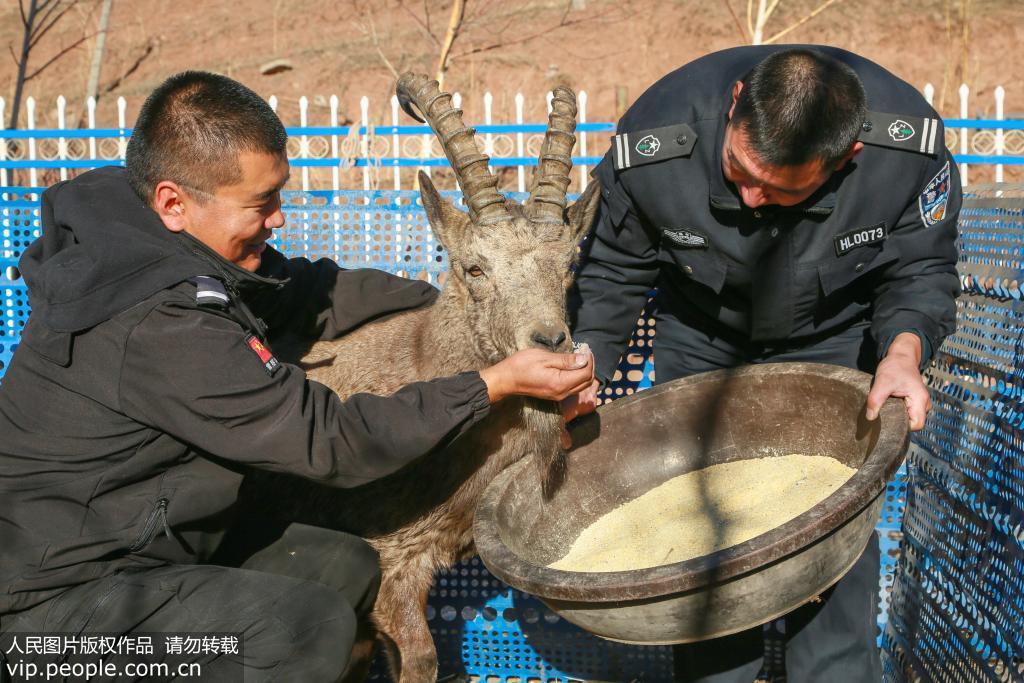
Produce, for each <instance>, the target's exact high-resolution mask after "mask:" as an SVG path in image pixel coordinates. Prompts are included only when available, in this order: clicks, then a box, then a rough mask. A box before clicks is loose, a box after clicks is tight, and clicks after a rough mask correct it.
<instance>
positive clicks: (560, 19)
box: [0, 0, 1024, 154]
mask: <svg viewBox="0 0 1024 683" xmlns="http://www.w3.org/2000/svg"><path fill="white" fill-rule="evenodd" d="M22 1H23V2H27V1H28V0H22ZM64 1H65V2H67V1H68V0H64ZM819 2H820V0H781V2H780V3H779V7H778V10H777V11H776V14H775V15H773V16H772V17H771V19H770V21H769V23H768V24H767V27H766V31H765V35H766V36H770V35H773V34H774V33H776V32H778V31H780V30H782V29H784V28H786V27H788V26H790V25H792V24H793V23H794V22H795V21H797V20H798V19H799V18H801V17H803V16H805V15H806V14H807V13H808V12H809V11H810V10H813V9H814V8H815V7H817V6H818V4H819ZM730 5H731V8H732V10H734V11H735V13H736V14H737V15H738V16H737V18H736V20H734V19H733V16H732V15H731V14H730ZM965 5H966V18H965ZM449 7H450V0H340V1H338V2H332V3H325V2H315V1H314V0H248V1H245V2H238V0H234V1H232V2H229V1H227V0H114V2H113V11H112V14H111V18H110V29H109V32H108V39H107V48H106V53H105V59H104V62H103V70H102V77H101V79H100V91H101V97H100V106H99V113H98V116H97V118H98V123H99V125H114V124H115V123H116V120H117V119H116V104H115V102H116V98H117V96H124V97H125V98H126V99H127V101H128V122H129V124H130V123H131V121H132V120H133V119H134V112H135V110H136V109H137V107H138V106H139V104H141V101H142V100H143V99H144V97H145V96H146V94H147V93H148V92H149V91H151V90H152V89H153V88H154V87H155V86H156V85H157V84H159V83H160V81H161V80H163V79H164V78H165V77H167V76H168V75H170V74H172V73H175V72H177V71H180V70H184V69H207V70H213V71H218V72H222V73H225V74H228V75H230V76H232V77H234V78H237V79H239V80H241V81H242V82H244V83H246V84H247V85H249V86H250V87H252V88H253V89H255V90H256V91H257V92H259V93H260V94H262V95H264V96H270V95H275V96H276V97H277V98H278V99H279V101H280V107H279V112H280V113H281V116H282V119H284V121H285V123H286V125H298V107H297V101H298V98H299V97H300V96H302V95H306V96H307V97H308V98H309V99H310V102H311V105H310V115H309V116H310V123H311V125H324V124H326V123H328V100H329V97H330V96H331V95H337V96H338V97H339V98H340V116H341V119H342V121H345V120H353V121H358V119H359V98H360V96H362V95H367V96H369V97H370V102H371V108H370V116H371V119H373V120H375V121H380V122H384V121H389V120H390V118H389V117H390V110H389V108H388V104H387V101H388V98H389V97H390V95H391V92H392V90H391V89H392V87H393V82H394V77H393V72H392V70H391V69H394V70H397V71H401V70H406V69H419V70H425V71H427V72H429V73H433V72H434V70H435V66H436V61H437V57H438V54H439V51H440V50H439V44H440V42H441V41H442V40H443V36H444V28H445V26H446V24H447V21H448V14H449V10H448V8H449ZM746 7H747V3H746V2H745V1H744V0H525V1H523V0H468V1H467V9H466V18H465V23H464V29H463V31H462V32H461V33H460V34H459V35H458V37H457V38H456V40H455V42H454V44H453V47H452V50H451V54H452V58H451V62H450V68H449V71H448V75H447V81H446V86H447V87H448V88H450V89H453V90H457V91H459V92H460V93H461V94H462V96H463V98H464V99H463V108H464V109H465V110H466V112H467V120H468V121H471V122H481V120H482V111H481V109H482V104H481V102H482V96H483V93H484V92H485V91H490V92H492V93H493V94H494V109H495V114H494V119H495V121H496V122H501V121H511V120H512V119H513V115H514V102H513V100H514V95H515V93H516V92H523V93H524V95H525V96H526V103H527V104H526V119H527V121H542V120H543V119H544V113H545V112H544V100H543V93H545V92H547V90H549V89H550V88H551V87H552V86H553V85H555V84H557V83H566V84H568V85H570V86H572V87H574V88H576V89H578V90H586V91H587V93H588V96H589V104H588V110H589V111H588V119H589V120H591V121H596V120H614V118H615V117H616V115H617V113H619V112H621V110H622V108H623V107H624V106H626V105H628V103H629V102H631V101H632V100H633V99H635V98H636V97H637V96H638V95H640V94H641V93H642V92H643V91H644V89H645V88H646V87H647V86H649V85H650V84H651V83H653V82H654V81H656V80H657V79H658V78H659V77H660V76H662V75H663V74H665V73H667V72H668V71H670V70H672V69H674V68H675V67H677V66H679V65H682V64H684V63H686V62H687V61H689V60H691V59H694V58H696V57H698V56H700V55H703V54H706V53H708V52H711V51H714V50H718V49H722V48H726V47H730V46H734V45H738V44H743V43H745V42H747V39H746V37H745V36H744V35H743V33H741V29H740V25H741V24H745V23H746V22H745V17H746ZM98 17H99V0H80V3H79V5H78V6H76V7H75V8H73V9H72V10H71V12H69V14H68V15H67V16H66V17H65V19H64V20H62V22H61V23H60V24H59V25H58V26H57V27H56V28H55V29H54V30H53V31H51V32H50V33H49V34H47V35H46V36H45V37H44V38H43V40H42V41H41V42H40V44H39V46H38V47H37V49H36V53H34V54H33V55H32V58H31V61H30V68H34V67H36V66H39V65H40V64H42V63H44V62H45V61H46V60H47V59H49V58H50V57H51V56H52V55H54V54H56V52H57V51H59V49H60V48H61V47H62V46H67V45H71V44H72V43H74V42H75V41H76V40H78V39H80V38H81V37H82V36H83V35H90V34H91V33H92V32H94V31H95V30H96V25H97V20H98ZM560 24H561V25H560ZM428 29H429V31H428ZM94 40H95V39H94V38H89V39H87V40H85V41H84V42H83V43H82V45H80V46H79V47H77V48H75V49H74V50H72V51H71V52H70V53H69V54H67V55H66V56H64V57H63V58H61V60H60V61H58V62H56V63H55V64H54V65H53V66H51V67H49V68H48V69H46V70H45V71H44V72H43V73H41V74H40V75H39V76H37V77H36V78H34V79H33V80H31V81H30V82H29V83H28V84H27V87H26V91H25V93H26V95H32V96H34V97H35V98H37V100H39V101H40V105H39V108H38V111H37V124H36V125H37V126H47V125H55V123H56V122H55V120H54V119H55V115H54V113H53V105H52V102H53V101H54V99H55V98H56V96H57V95H59V94H63V95H64V96H65V97H67V99H68V106H69V111H70V114H69V117H68V121H69V125H74V124H75V122H76V121H77V120H78V119H79V117H80V112H81V109H82V103H83V101H84V96H85V91H86V84H87V81H88V72H89V66H90V62H91V58H92V52H93V50H92V46H93V44H94ZM20 42H21V23H20V21H19V19H18V0H0V48H6V47H7V45H11V46H12V49H13V50H14V51H15V52H16V51H17V50H18V47H19V46H20ZM779 42H793V43H801V42H814V43H825V44H831V45H837V46H840V47H844V48H846V49H849V50H853V51H856V52H859V53H860V54H863V55H864V56H866V57H868V58H870V59H873V60H875V61H877V62H878V63H880V64H882V65H883V66H885V67H886V68H888V69H890V70H891V71H893V72H894V73H896V74H897V75H899V76H900V77H902V78H904V79H905V80H907V81H908V82H910V83H912V84H914V85H915V86H917V87H918V88H919V89H920V88H923V86H924V84H925V83H927V82H930V83H932V84H933V85H934V86H935V88H936V94H935V105H936V108H937V109H939V111H940V113H942V114H943V115H945V116H947V117H948V116H955V115H958V114H959V104H958V99H957V95H956V88H957V87H959V84H960V83H961V82H965V83H967V85H968V86H969V87H970V88H971V91H972V96H971V105H970V112H969V113H970V115H971V116H991V115H994V99H993V91H994V89H995V87H996V86H999V85H1002V86H1003V87H1004V88H1005V89H1006V113H1007V116H1013V115H1014V114H1016V115H1017V116H1022V117H1024V68H1021V67H1024V0H837V1H835V2H833V4H831V5H830V6H829V7H827V8H826V9H824V10H823V11H822V12H821V13H820V14H818V15H817V16H815V17H814V18H812V19H810V20H809V21H806V22H805V23H803V24H802V25H800V26H798V27H797V28H795V29H794V30H792V31H791V32H789V33H788V34H786V35H785V37H784V38H783V39H782V40H780V41H779ZM5 51H6V50H5ZM273 59H287V60H289V62H290V63H291V65H292V67H293V68H292V69H290V70H287V71H284V72H281V73H277V74H274V75H261V74H260V66H261V65H263V64H265V63H267V62H269V61H271V60H273ZM388 65H390V68H389V66H388ZM15 75H16V68H15V66H14V63H13V60H12V58H11V56H10V55H8V56H7V57H6V58H5V64H4V66H3V67H0V94H2V95H3V96H4V97H5V98H6V99H7V100H8V102H9V101H10V95H11V93H12V92H13V84H14V79H15ZM48 103H51V104H48ZM9 109H10V107H9V105H8V111H9ZM22 121H24V119H23V118H22ZM602 152H603V150H591V153H598V154H599V153H602Z"/></svg>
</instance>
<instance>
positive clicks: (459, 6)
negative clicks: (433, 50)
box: [437, 0, 466, 89]
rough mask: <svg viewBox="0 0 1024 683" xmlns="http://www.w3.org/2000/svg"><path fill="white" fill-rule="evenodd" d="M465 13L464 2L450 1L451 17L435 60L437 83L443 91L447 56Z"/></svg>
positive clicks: (461, 0) (446, 70)
mask: <svg viewBox="0 0 1024 683" xmlns="http://www.w3.org/2000/svg"><path fill="white" fill-rule="evenodd" d="M465 11H466V0H452V15H451V18H450V19H449V20H448V30H447V31H446V32H445V35H444V43H442V44H441V55H440V56H439V57H438V59H437V83H438V85H439V87H440V88H441V89H444V76H445V74H446V73H448V56H449V55H450V54H451V52H452V44H453V43H454V42H455V39H456V38H458V36H459V29H460V28H462V19H463V15H464V13H465Z"/></svg>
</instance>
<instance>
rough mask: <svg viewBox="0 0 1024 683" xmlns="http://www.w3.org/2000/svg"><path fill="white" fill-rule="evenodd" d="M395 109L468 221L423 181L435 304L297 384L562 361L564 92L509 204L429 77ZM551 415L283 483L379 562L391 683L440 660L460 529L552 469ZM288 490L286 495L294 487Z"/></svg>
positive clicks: (580, 216)
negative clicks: (359, 471)
mask: <svg viewBox="0 0 1024 683" xmlns="http://www.w3.org/2000/svg"><path fill="white" fill-rule="evenodd" d="M397 93H398V97H399V100H400V102H401V104H402V108H403V109H404V110H405V111H406V112H407V113H408V114H409V115H410V116H413V117H414V118H416V119H418V120H420V121H422V120H423V119H420V117H419V116H417V115H416V114H415V113H414V112H413V111H412V109H411V108H410V105H415V107H416V108H417V109H418V110H419V111H420V112H421V113H422V114H423V117H424V118H425V119H426V121H427V122H429V124H430V126H431V127H432V128H433V130H434V132H435V133H436V135H437V137H438V138H439V140H440V142H441V145H442V147H443V148H444V151H445V154H446V155H447V157H448V160H449V162H450V163H451V166H452V169H453V170H454V173H455V176H456V179H457V180H458V184H459V186H460V187H461V189H462V192H463V197H464V198H465V202H466V205H467V206H468V207H469V213H468V215H467V214H466V213H464V212H462V211H460V210H458V209H457V208H455V207H454V206H453V205H452V204H451V203H450V202H449V201H447V200H446V199H443V198H442V197H441V196H440V195H439V194H438V192H437V190H436V189H435V188H434V186H433V184H432V183H431V181H430V178H429V177H428V176H427V175H426V174H424V173H422V172H421V173H420V175H419V183H420V197H421V199H422V202H423V208H424V209H425V210H426V214H427V219H428V220H429V222H430V226H431V228H432V229H433V231H434V234H435V235H436V236H437V238H438V239H439V240H440V241H441V242H442V244H443V245H444V247H445V248H446V249H447V251H448V259H449V271H448V275H447V278H446V280H445V282H444V286H443V288H442V291H441V293H440V295H439V296H438V298H437V300H436V302H435V303H433V304H432V305H431V306H429V307H427V308H424V309H420V310H416V311H412V312H406V313H402V314H398V315H395V316H392V317H390V318H387V319H384V320H380V321H376V322H374V323H372V324H370V325H367V326H365V327H363V328H361V329H359V330H357V331H356V332H354V333H352V334H350V335H347V336H345V337H344V338H341V339H338V340H336V341H331V342H319V343H317V344H315V345H314V346H313V347H312V348H311V349H310V350H309V352H308V353H307V354H306V355H305V357H304V358H302V361H301V364H302V365H303V366H304V367H306V368H307V370H308V374H309V377H310V378H311V379H314V380H316V381H318V382H321V383H323V384H325V385H327V386H329V387H331V388H332V389H334V390H335V391H336V392H337V393H338V394H339V395H340V396H341V397H342V398H344V397H347V396H349V395H352V394H355V393H358V392H370V393H375V394H389V393H391V392H393V391H395V390H397V389H398V388H399V387H401V386H403V385H405V384H408V383H410V382H414V381H419V380H427V379H431V378H434V377H440V376H445V375H454V374H457V373H460V372H465V371H469V370H479V369H482V368H485V367H487V366H489V365H492V364H494V363H496V362H498V361H500V360H502V359H503V358H505V357H506V356H509V355H511V354H512V353H514V352H516V351H518V350H521V349H524V348H528V347H531V346H539V347H543V348H545V349H550V350H552V351H569V350H570V349H571V340H570V338H569V329H568V327H567V324H566V307H565V294H566V288H567V287H568V286H569V284H570V282H571V273H570V266H571V265H572V263H573V261H574V259H575V257H576V251H577V248H576V247H577V243H578V242H579V240H580V238H581V236H582V235H583V233H584V231H585V230H586V229H587V228H588V227H589V224H590V222H591V221H592V219H593V215H594V211H595V209H596V206H597V198H598V196H599V192H598V185H597V183H592V184H591V185H590V186H589V187H588V188H587V190H586V192H585V193H584V194H583V195H582V197H580V199H579V200H578V201H577V202H575V203H574V204H572V205H570V206H568V207H566V189H567V187H568V185H569V172H570V169H571V168H572V161H571V158H570V155H571V152H572V148H573V145H574V144H575V141H576V138H575V135H574V131H575V129H576V120H575V116H576V97H575V94H574V93H573V92H572V91H571V90H569V89H568V88H564V87H559V88H557V89H556V90H555V92H554V98H553V99H552V103H551V105H552V111H551V115H550V119H549V123H548V130H547V133H546V135H545V138H544V142H543V144H542V146H541V151H540V158H539V164H538V167H537V170H536V173H535V174H534V178H533V183H532V186H531V189H530V196H529V198H528V199H527V200H526V202H525V203H524V204H523V205H522V206H520V205H519V204H517V203H515V202H512V201H506V200H505V198H504V197H503V196H502V195H501V194H500V193H499V192H498V190H497V182H498V180H497V177H496V176H494V175H492V174H491V172H490V171H489V169H488V157H487V156H486V155H484V154H481V153H480V151H479V150H478V148H477V145H476V139H475V131H474V130H473V129H472V128H468V127H466V126H465V125H464V124H463V122H462V112H461V110H458V109H455V108H454V107H453V106H452V102H451V96H450V95H449V94H448V93H444V92H440V91H439V88H438V84H437V83H436V82H435V81H431V80H429V79H428V78H427V77H426V76H419V75H413V74H405V75H403V76H402V77H401V79H400V80H399V81H398V86H397ZM561 426H562V422H561V416H560V413H559V409H558V406H557V405H556V404H554V403H553V402H545V401H539V400H534V399H525V398H518V397H513V398H511V399H506V400H504V401H502V402H500V403H498V404H496V405H494V406H492V408H491V412H490V413H489V414H488V416H487V417H486V418H485V419H484V420H482V421H481V422H480V423H479V424H477V425H476V426H475V427H474V428H473V429H472V430H471V431H470V432H468V433H467V434H465V435H463V437H462V438H460V439H458V440H457V441H455V442H454V443H451V444H450V445H448V446H446V447H445V448H443V449H441V450H439V451H437V452H433V453H431V454H429V455H428V456H426V457H424V458H421V459H420V460H418V461H416V462H414V463H413V464H411V465H409V466H408V467H406V468H404V469H402V470H401V471H399V472H397V473H395V474H394V475H392V476H389V477H387V478H385V479H382V480H378V481H375V482H372V483H370V484H367V485H364V486H361V487H359V488H355V489H348V490H337V489H329V488H326V487H320V486H317V485H313V484H300V483H298V482H294V486H295V487H296V488H290V490H289V492H288V493H289V495H287V496H285V495H284V494H283V493H282V492H281V489H278V491H277V493H278V494H281V495H275V496H274V497H275V498H281V497H287V498H289V499H290V500H292V501H298V502H296V503H295V504H297V505H300V506H301V508H302V509H301V510H298V511H296V510H292V511H291V512H290V514H291V515H292V516H293V518H296V519H299V520H300V521H304V522H309V523H314V524H319V525H322V526H330V527H334V528H339V529H343V530H345V531H349V532H352V533H356V534H359V535H360V536H363V537H364V538H366V539H367V540H369V542H370V543H371V544H372V545H373V547H374V548H376V550H377V551H378V553H379V554H380V559H381V568H382V583H381V588H380V594H379V597H378V599H377V604H376V608H375V610H374V613H373V618H374V622H375V626H376V628H377V629H378V630H379V632H380V634H381V635H382V639H383V641H384V642H385V645H386V647H387V650H388V658H389V661H390V664H391V667H392V670H393V673H394V674H395V677H396V678H397V680H398V681H399V682H400V683H424V682H426V681H433V680H435V678H436V676H437V654H436V650H435V648H434V643H433V640H432V638H431V635H430V630H429V628H428V625H427V621H426V617H425V613H424V610H425V607H426V601H427V594H428V591H429V589H430V586H431V584H432V583H433V580H434V575H435V573H436V572H437V570H438V569H441V568H446V567H450V566H451V565H453V564H455V563H456V562H458V561H459V560H461V559H464V558H466V557H468V556H470V555H471V554H472V548H473V536H472V530H471V524H472V518H473V513H474V510H475V509H476V505H477V502H478V500H479V498H480V495H481V493H482V492H483V489H484V487H485V486H486V485H487V484H488V483H489V482H490V481H491V480H492V479H493V478H494V477H495V476H496V475H497V474H498V473H499V472H500V471H501V470H502V469H504V468H505V467H507V466H508V465H510V464H511V463H513V462H515V461H517V460H519V459H520V458H523V457H526V456H532V457H533V458H534V459H535V461H536V463H537V468H536V471H537V473H538V483H537V485H538V486H541V485H542V481H547V480H548V477H549V475H550V474H551V473H557V469H558V467H557V465H558V463H559V462H560V458H561V457H562V455H563V453H562V450H561V445H560V434H561ZM292 484H293V483H292V482H290V483H289V487H291V486H292Z"/></svg>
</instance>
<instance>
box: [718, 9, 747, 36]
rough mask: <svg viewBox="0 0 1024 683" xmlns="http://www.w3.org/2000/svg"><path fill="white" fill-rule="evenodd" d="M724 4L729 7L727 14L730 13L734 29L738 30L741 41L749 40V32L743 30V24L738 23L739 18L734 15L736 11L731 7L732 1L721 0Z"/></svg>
mask: <svg viewBox="0 0 1024 683" xmlns="http://www.w3.org/2000/svg"><path fill="white" fill-rule="evenodd" d="M722 2H724V3H725V6H726V7H727V8H728V9H729V14H731V15H732V21H733V23H734V24H736V30H737V31H739V32H740V36H741V37H742V38H743V42H746V43H749V42H750V34H749V33H747V32H746V31H744V30H743V24H741V23H740V18H739V17H738V16H736V12H735V11H734V10H733V8H732V3H731V2H729V0H722Z"/></svg>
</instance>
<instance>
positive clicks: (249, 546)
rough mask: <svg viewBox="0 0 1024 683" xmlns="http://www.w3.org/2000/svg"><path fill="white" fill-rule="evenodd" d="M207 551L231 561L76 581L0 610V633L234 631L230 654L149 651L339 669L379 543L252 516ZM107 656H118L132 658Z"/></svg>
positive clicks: (240, 670)
mask: <svg viewBox="0 0 1024 683" xmlns="http://www.w3.org/2000/svg"><path fill="white" fill-rule="evenodd" d="M213 559H214V561H215V562H221V563H223V564H231V565H234V566H223V564H204V565H171V566H164V567H158V568H155V569H139V570H127V571H120V572H118V573H116V574H114V575H112V576H108V577H105V578H102V579H98V580H96V581H92V582H89V583H86V584H82V585H79V586H76V587H74V588H72V589H70V590H68V591H66V592H64V593H62V594H60V595H58V596H57V597H55V598H52V599H50V600H48V601H46V602H44V603H42V604H40V605H36V606H35V607H32V608H30V609H28V610H25V611H23V612H19V613H17V614H14V615H5V616H3V617H0V642H4V641H5V640H6V639H5V638H4V634H13V633H26V632H34V633H37V634H38V633H45V632H49V633H52V632H62V633H72V634H75V633H81V634H83V635H87V634H89V633H96V634H104V635H109V634H125V635H130V634H133V633H137V634H142V633H167V632H178V633H183V632H189V633H194V634H196V635H198V636H201V635H203V634H213V633H217V634H222V633H235V634H241V639H240V640H241V646H240V649H239V654H237V655H233V654H217V653H205V654H203V653H196V654H193V655H184V656H183V655H178V654H175V655H174V658H173V659H172V658H171V657H166V658H163V659H162V658H160V657H159V656H156V657H152V658H149V659H148V660H147V661H151V662H152V661H165V660H166V661H173V663H174V665H175V666H177V665H178V664H180V663H181V662H183V661H184V662H196V663H198V664H199V665H200V668H199V670H200V671H201V672H202V677H201V678H199V680H204V681H237V682H238V683H242V681H243V677H244V681H245V683H252V682H253V681H313V682H319V681H336V680H338V679H339V678H340V677H341V676H342V674H343V672H344V670H345V668H346V666H347V664H348V660H349V656H350V653H351V651H352V646H353V642H354V639H355V636H356V628H357V618H358V617H366V616H368V615H369V612H370V610H371V609H372V607H373V603H374V600H375V599H376V595H377V589H378V587H379V585H380V568H379V564H378V557H377V553H376V552H375V551H374V550H373V549H372V548H371V547H370V546H369V545H367V544H366V542H365V541H363V540H362V539H360V538H357V537H355V536H350V535H348V534H344V533H341V532H337V531H331V530H328V529H321V528H317V527H311V526H306V525H302V524H291V525H277V526H274V525H272V524H269V523H263V522H261V523H259V524H254V525H251V526H249V527H240V528H236V529H233V530H232V531H231V532H229V533H228V536H227V537H226V538H225V541H224V544H223V545H222V546H221V548H220V549H218V551H217V554H216V555H215V557H214V558H213ZM154 642H156V640H154ZM161 646H162V643H161ZM155 649H156V648H155ZM8 658H9V659H10V660H11V662H12V663H13V662H15V661H16V660H15V658H14V657H12V655H8ZM0 659H2V656H0ZM17 659H22V660H25V659H31V657H22V656H19V657H18V658H17ZM84 660H85V657H84V656H83V659H82V660H81V661H84ZM67 661H69V662H75V661H76V656H73V655H72V656H70V657H69V658H68V660H67ZM105 661H109V662H112V663H113V664H115V665H118V666H124V665H127V664H135V663H137V662H138V661H139V657H138V656H137V655H126V656H109V657H106V658H105ZM0 678H2V677H0ZM15 680H16V679H15ZM104 680H106V679H104ZM120 680H127V679H120Z"/></svg>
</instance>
